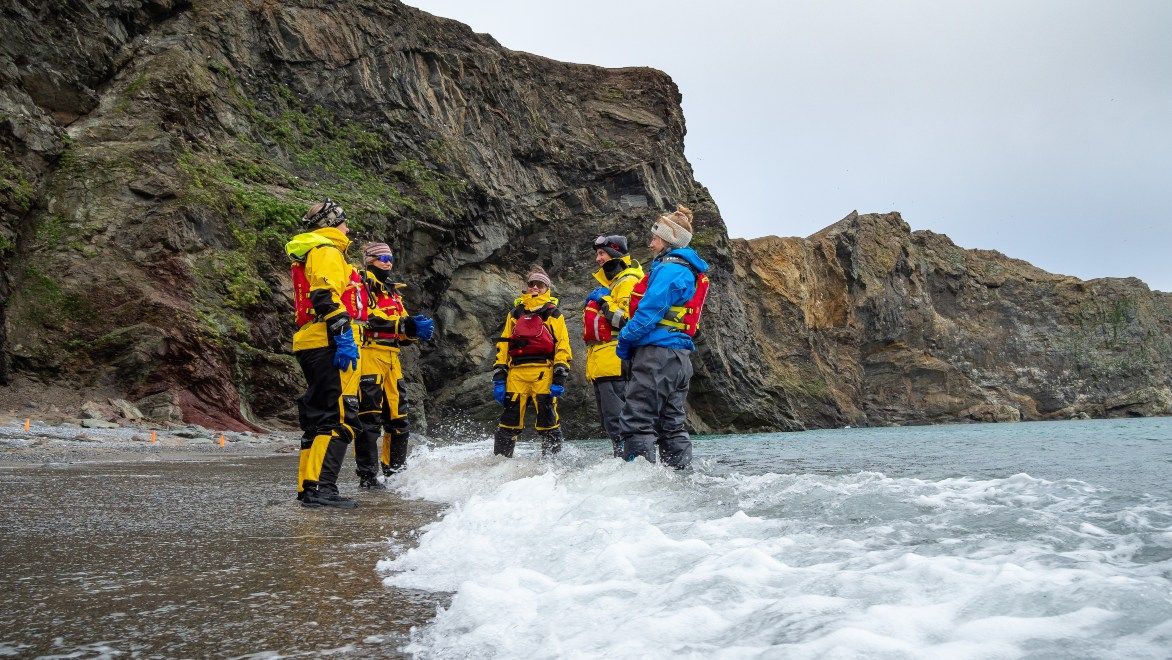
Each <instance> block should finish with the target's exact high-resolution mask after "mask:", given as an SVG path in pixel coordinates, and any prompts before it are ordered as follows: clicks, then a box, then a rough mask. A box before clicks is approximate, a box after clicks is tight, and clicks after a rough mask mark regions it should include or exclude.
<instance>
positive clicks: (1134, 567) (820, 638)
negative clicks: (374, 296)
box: [378, 442, 1172, 658]
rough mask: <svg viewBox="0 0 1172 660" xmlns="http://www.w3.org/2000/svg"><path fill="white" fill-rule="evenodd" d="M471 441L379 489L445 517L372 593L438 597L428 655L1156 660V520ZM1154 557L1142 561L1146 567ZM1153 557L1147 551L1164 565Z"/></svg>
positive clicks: (1042, 501)
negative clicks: (550, 456)
mask: <svg viewBox="0 0 1172 660" xmlns="http://www.w3.org/2000/svg"><path fill="white" fill-rule="evenodd" d="M529 451H531V450H529V449H528V448H526V449H524V450H521V451H519V454H521V455H519V457H518V458H516V459H513V460H506V459H501V458H496V457H492V456H489V453H490V445H489V444H488V443H485V442H475V443H467V444H457V445H449V446H441V447H438V448H433V449H423V450H421V451H419V452H417V453H416V454H415V455H413V456H412V462H411V469H410V470H408V471H406V472H405V473H403V474H402V475H400V476H397V477H396V478H395V479H394V480H393V482H392V484H393V485H394V486H395V487H397V488H398V489H399V490H400V491H401V492H402V493H404V494H406V495H408V496H411V497H417V498H425V499H429V500H432V501H436V502H441V503H445V504H447V505H449V508H448V510H447V511H446V513H445V514H444V515H443V516H442V518H441V519H440V520H438V521H436V522H435V523H432V524H431V525H429V526H428V527H426V528H425V530H424V533H423V534H422V535H421V537H420V538H419V544H418V546H417V547H414V548H411V549H408V550H405V551H403V550H402V549H401V548H400V547H395V548H394V550H393V555H394V556H392V557H390V558H388V559H387V560H384V561H382V562H380V563H379V566H378V568H379V570H380V571H382V572H383V574H384V575H385V582H386V584H387V585H390V586H394V587H400V588H412V589H422V590H427V591H437V592H451V593H452V600H451V603H450V605H449V606H447V607H445V608H442V609H441V610H440V611H439V612H438V613H437V615H436V618H435V619H434V620H433V621H432V622H430V623H429V624H427V625H425V626H423V627H421V628H419V629H417V630H416V631H415V633H414V635H413V638H412V642H411V643H410V645H409V646H408V647H407V649H406V650H407V651H408V652H410V653H413V654H416V655H419V656H424V657H601V656H606V657H618V658H628V657H629V658H634V657H680V656H682V657H722V658H758V657H786V658H790V657H793V658H805V657H827V658H838V657H843V658H850V657H923V658H929V657H931V658H935V657H957V658H1013V657H1030V656H1056V655H1061V656H1073V657H1102V656H1120V657H1122V656H1126V657H1167V656H1168V653H1169V649H1170V648H1172V625H1170V624H1169V620H1170V619H1172V581H1170V580H1169V575H1172V560H1170V559H1169V558H1168V555H1169V553H1168V552H1167V548H1168V547H1169V545H1170V537H1169V531H1168V521H1169V520H1172V509H1170V508H1169V506H1168V503H1166V502H1158V501H1154V502H1153V501H1149V502H1139V503H1136V502H1131V503H1129V504H1128V505H1127V506H1126V507H1124V508H1118V507H1115V508H1113V505H1112V504H1110V503H1109V502H1108V500H1109V494H1108V493H1105V492H1104V491H1102V490H1100V489H1098V488H1096V487H1093V486H1091V485H1088V484H1085V483H1082V482H1079V481H1075V480H1063V481H1059V482H1053V481H1046V480H1043V479H1037V478H1034V477H1031V476H1029V475H1027V474H1016V475H1012V476H1009V477H1005V478H1000V479H975V478H965V477H956V478H948V479H941V480H936V481H932V480H923V479H914V478H890V477H887V476H884V475H883V474H880V473H877V472H857V473H852V474H843V475H838V476H832V475H831V476H828V475H816V474H757V475H748V474H738V473H733V474H727V475H719V474H716V473H713V472H712V471H710V470H706V469H705V468H704V467H701V469H699V470H696V471H695V472H693V473H691V474H680V473H675V472H671V471H668V470H666V469H664V468H661V467H656V466H652V465H650V464H648V463H646V462H644V461H639V462H636V463H630V464H627V463H623V462H621V461H615V460H604V459H599V458H594V457H592V456H590V455H588V453H587V452H584V451H582V450H579V449H577V448H575V447H573V446H571V447H568V448H567V450H566V452H565V455H564V456H563V457H562V459H560V460H559V461H557V462H553V463H551V462H542V461H539V460H537V459H536V458H535V457H534V456H532V454H531V453H527V452H529ZM1152 553H1156V554H1152ZM1159 553H1163V554H1159Z"/></svg>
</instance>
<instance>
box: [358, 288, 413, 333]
mask: <svg viewBox="0 0 1172 660" xmlns="http://www.w3.org/2000/svg"><path fill="white" fill-rule="evenodd" d="M392 286H394V285H392ZM364 289H365V288H364ZM373 308H374V309H378V310H381V311H382V312H383V313H385V314H386V315H387V316H388V317H390V318H392V319H402V318H403V317H404V316H407V308H406V307H404V306H403V297H402V296H400V295H399V292H398V291H388V290H387V289H381V288H380V289H379V290H378V291H377V292H376V293H375V295H374V303H373ZM400 327H401V326H400ZM366 336H367V337H370V338H371V339H373V340H375V341H383V342H386V341H392V342H400V341H406V340H407V335H405V334H403V333H402V332H383V331H378V330H369V329H368V330H367V332H366Z"/></svg>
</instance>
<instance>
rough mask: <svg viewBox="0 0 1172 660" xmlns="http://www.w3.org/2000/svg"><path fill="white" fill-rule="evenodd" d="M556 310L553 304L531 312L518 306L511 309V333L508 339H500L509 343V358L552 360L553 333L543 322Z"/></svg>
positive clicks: (547, 304)
mask: <svg viewBox="0 0 1172 660" xmlns="http://www.w3.org/2000/svg"><path fill="white" fill-rule="evenodd" d="M555 309H557V308H556V307H555V306H554V304H553V303H546V304H545V305H543V306H541V307H539V308H537V309H535V310H533V311H529V310H526V309H525V308H524V307H523V306H521V305H518V306H517V307H516V308H515V309H513V318H514V319H515V320H514V322H513V332H512V334H510V335H509V336H508V337H501V340H502V341H507V342H508V343H509V357H513V358H552V357H553V353H554V346H555V343H554V338H553V333H552V332H550V331H549V326H548V325H546V324H545V320H546V319H548V318H549V315H550V313H552V312H553V310H555Z"/></svg>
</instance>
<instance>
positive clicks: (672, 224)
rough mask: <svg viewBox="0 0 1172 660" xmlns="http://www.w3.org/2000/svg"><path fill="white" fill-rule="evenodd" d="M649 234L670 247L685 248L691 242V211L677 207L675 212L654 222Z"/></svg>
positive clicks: (683, 207)
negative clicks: (660, 239)
mask: <svg viewBox="0 0 1172 660" xmlns="http://www.w3.org/2000/svg"><path fill="white" fill-rule="evenodd" d="M651 233H652V234H654V235H656V236H658V237H660V238H662V239H663V240H664V242H666V243H667V244H668V245H670V246H672V247H676V248H682V247H687V245H688V243H691V242H692V210H691V209H689V208H688V207H686V206H681V205H677V206H676V210H675V211H672V212H671V213H667V214H665V215H661V216H659V218H657V219H656V220H655V224H653V225H651Z"/></svg>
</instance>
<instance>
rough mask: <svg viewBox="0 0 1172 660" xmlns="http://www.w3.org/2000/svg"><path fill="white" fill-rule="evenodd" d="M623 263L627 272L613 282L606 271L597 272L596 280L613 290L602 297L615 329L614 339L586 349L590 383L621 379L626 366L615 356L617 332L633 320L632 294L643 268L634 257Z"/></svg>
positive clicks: (596, 343)
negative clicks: (630, 307) (631, 312)
mask: <svg viewBox="0 0 1172 660" xmlns="http://www.w3.org/2000/svg"><path fill="white" fill-rule="evenodd" d="M621 259H622V261H623V264H624V265H625V266H626V268H624V269H622V270H620V271H619V272H618V273H615V276H614V277H613V278H609V279H608V278H607V277H606V274H605V273H604V272H603V271H604V269H603V268H599V269H598V270H596V271H594V279H596V280H598V283H599V284H601V285H602V286H605V287H607V288H609V289H610V293H609V294H607V295H605V296H603V298H602V300H603V302H604V303H606V311H607V312H609V313H608V314H606V316H607V319H608V320H609V321H610V324H611V327H613V328H614V335H613V336H614V337H615V338H614V339H612V340H611V341H606V342H595V343H592V344H588V345H587V346H586V380H589V381H596V380H607V379H611V378H622V374H623V365H622V361H621V360H619V356H618V355H616V354H615V346H617V345H618V336H619V332H618V331H619V330H620V329H622V327H623V324H625V323H626V322H627V321H628V320H629V319H630V318H631V316H630V313H629V309H628V307H629V303H630V301H631V291H632V290H634V288H635V285H636V284H638V283H639V280H641V279H643V267H642V266H640V265H639V262H638V261H635V260H634V259H631V255H624V256H623V257H621ZM615 321H618V323H615Z"/></svg>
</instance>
